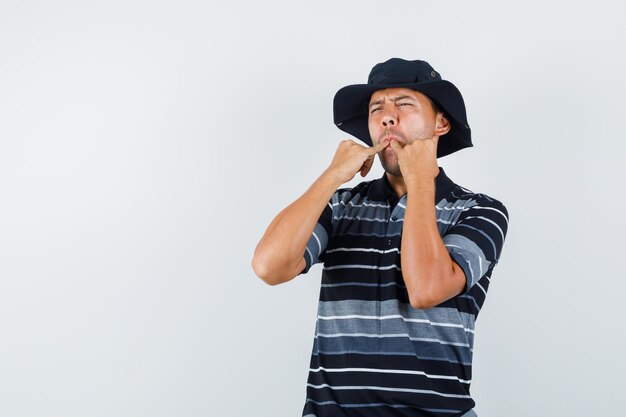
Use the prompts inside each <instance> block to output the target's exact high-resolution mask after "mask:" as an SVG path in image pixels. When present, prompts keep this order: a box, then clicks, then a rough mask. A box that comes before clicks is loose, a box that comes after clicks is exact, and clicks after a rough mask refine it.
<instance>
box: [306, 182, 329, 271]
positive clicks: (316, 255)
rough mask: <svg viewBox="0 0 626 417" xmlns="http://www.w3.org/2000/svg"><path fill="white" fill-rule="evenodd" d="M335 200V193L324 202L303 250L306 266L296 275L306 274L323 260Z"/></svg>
mask: <svg viewBox="0 0 626 417" xmlns="http://www.w3.org/2000/svg"><path fill="white" fill-rule="evenodd" d="M336 200H337V193H335V194H334V195H333V196H332V197H331V199H330V201H329V202H328V204H326V207H324V211H322V214H321V215H320V217H319V219H318V221H317V223H316V224H315V229H313V233H312V234H311V237H310V238H309V241H308V242H307V244H306V249H305V251H304V260H305V261H306V266H305V268H304V269H303V270H302V272H300V274H298V275H301V274H306V273H307V272H309V269H311V267H312V266H313V265H315V264H316V263H320V262H323V261H324V259H323V258H324V254H325V252H326V246H327V245H328V239H329V237H330V236H331V234H332V221H333V202H334V201H336Z"/></svg>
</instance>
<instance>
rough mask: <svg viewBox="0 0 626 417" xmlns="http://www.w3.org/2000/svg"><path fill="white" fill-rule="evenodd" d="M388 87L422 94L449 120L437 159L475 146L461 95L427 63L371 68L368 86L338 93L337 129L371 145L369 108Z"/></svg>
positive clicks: (396, 60) (396, 62)
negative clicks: (376, 96)
mask: <svg viewBox="0 0 626 417" xmlns="http://www.w3.org/2000/svg"><path fill="white" fill-rule="evenodd" d="M385 88H409V89H411V90H415V91H419V92H420V93H423V94H425V95H426V96H428V97H429V98H430V99H431V100H432V101H433V102H434V103H435V104H436V105H437V106H438V107H439V108H440V109H441V110H442V111H443V112H444V114H445V115H446V118H447V119H448V120H449V121H450V130H449V131H448V133H446V134H445V135H442V136H441V137H440V138H439V141H438V143H437V158H440V157H442V156H446V155H449V154H451V153H453V152H456V151H458V150H461V149H463V148H469V147H472V146H474V145H473V144H472V135H471V130H470V127H469V124H468V122H467V114H466V112H465V103H464V101H463V97H462V96H461V92H460V91H459V89H458V88H456V87H455V86H454V84H452V83H451V82H450V81H446V80H442V79H441V75H439V73H438V72H437V71H435V70H434V69H433V67H431V66H430V64H429V63H428V62H426V61H420V60H416V61H407V60H404V59H401V58H391V59H389V60H388V61H386V62H382V63H379V64H376V65H375V66H374V68H372V70H371V71H370V75H369V77H368V79H367V84H354V85H349V86H346V87H343V88H341V89H340V90H339V91H337V93H336V94H335V98H334V100H333V113H334V121H335V124H336V125H337V127H339V129H341V130H343V131H344V132H347V133H349V134H351V135H353V136H355V137H357V138H358V139H360V140H361V141H363V142H364V143H366V144H367V145H369V146H372V145H373V143H372V138H371V137H370V134H369V128H368V123H367V121H368V105H369V101H370V97H371V96H372V93H373V92H374V91H377V90H382V89H385Z"/></svg>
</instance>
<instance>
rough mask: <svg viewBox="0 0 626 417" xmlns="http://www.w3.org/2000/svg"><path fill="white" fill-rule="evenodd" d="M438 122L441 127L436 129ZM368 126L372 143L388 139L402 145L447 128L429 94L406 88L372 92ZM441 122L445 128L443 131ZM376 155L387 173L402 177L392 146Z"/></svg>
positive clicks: (446, 130) (440, 132) (439, 133)
mask: <svg viewBox="0 0 626 417" xmlns="http://www.w3.org/2000/svg"><path fill="white" fill-rule="evenodd" d="M437 122H440V123H439V125H440V127H439V128H437V129H436V126H437ZM368 125H369V132H370V136H371V137H372V142H373V145H376V144H378V143H380V142H389V141H391V140H396V141H398V142H400V143H401V144H402V145H405V144H409V143H411V142H413V141H415V140H420V139H426V138H428V139H430V138H433V137H434V136H435V135H437V136H441V135H443V134H445V133H447V132H448V130H449V126H448V123H447V120H446V119H445V117H444V116H443V114H442V113H438V114H436V113H435V111H434V110H433V107H432V105H431V104H430V101H429V99H428V97H426V96H425V95H424V94H422V93H420V92H418V91H414V90H410V89H408V88H387V89H384V90H378V91H375V92H374V93H373V94H372V97H371V98H370V102H369V108H368ZM442 125H444V126H445V127H446V128H445V129H443V130H442V129H441V126H442ZM442 132H443V133H442ZM435 140H436V141H438V138H436V139H435ZM378 156H379V158H380V162H381V164H382V166H383V168H384V169H385V171H386V172H388V173H390V174H392V175H395V176H398V177H400V176H402V173H401V171H400V166H399V165H398V156H397V155H396V153H395V151H394V150H393V149H392V148H391V146H387V147H386V148H384V149H383V150H382V151H380V152H378Z"/></svg>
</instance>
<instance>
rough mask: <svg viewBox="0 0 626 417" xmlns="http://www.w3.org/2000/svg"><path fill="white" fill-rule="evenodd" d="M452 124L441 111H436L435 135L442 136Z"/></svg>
mask: <svg viewBox="0 0 626 417" xmlns="http://www.w3.org/2000/svg"><path fill="white" fill-rule="evenodd" d="M451 128H452V126H451V125H450V121H449V120H448V118H447V117H446V116H445V115H444V114H443V113H437V116H435V135H437V136H443V135H445V134H446V133H448V132H449V131H450V129H451Z"/></svg>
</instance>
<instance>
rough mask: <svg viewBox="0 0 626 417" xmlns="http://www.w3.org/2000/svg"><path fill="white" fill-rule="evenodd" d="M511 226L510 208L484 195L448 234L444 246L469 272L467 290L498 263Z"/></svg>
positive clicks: (464, 269) (444, 238)
mask: <svg viewBox="0 0 626 417" xmlns="http://www.w3.org/2000/svg"><path fill="white" fill-rule="evenodd" d="M508 226H509V213H508V211H507V209H506V207H505V206H504V205H503V204H502V203H501V202H500V201H498V200H495V199H493V198H490V197H487V196H486V195H484V194H481V197H480V198H478V199H476V204H475V205H473V206H471V207H469V208H466V209H463V212H462V213H461V215H460V216H459V218H458V220H457V221H456V222H455V223H454V225H452V226H451V227H450V228H449V229H448V231H447V232H446V234H445V235H444V237H443V243H444V244H445V246H446V248H447V249H448V252H449V253H450V256H451V257H452V259H453V260H454V261H455V262H456V263H457V264H459V265H460V266H461V268H463V271H464V272H465V277H466V280H467V282H466V285H465V291H468V290H469V289H470V288H472V286H474V285H475V284H476V283H477V282H478V281H479V280H480V279H481V278H482V277H483V276H484V275H485V274H486V273H487V272H488V271H489V270H490V268H493V267H494V266H495V265H496V264H497V263H498V260H499V259H500V254H501V252H502V246H503V245H504V239H505V237H506V233H507V230H508Z"/></svg>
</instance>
